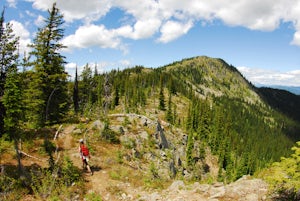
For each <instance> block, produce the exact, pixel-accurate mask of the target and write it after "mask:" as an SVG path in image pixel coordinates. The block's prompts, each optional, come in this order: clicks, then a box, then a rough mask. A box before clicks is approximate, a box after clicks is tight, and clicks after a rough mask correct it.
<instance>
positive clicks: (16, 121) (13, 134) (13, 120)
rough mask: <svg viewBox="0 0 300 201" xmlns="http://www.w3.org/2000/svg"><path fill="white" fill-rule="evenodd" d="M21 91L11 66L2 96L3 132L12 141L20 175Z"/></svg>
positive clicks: (17, 78)
mask: <svg viewBox="0 0 300 201" xmlns="http://www.w3.org/2000/svg"><path fill="white" fill-rule="evenodd" d="M21 102H22V90H21V86H20V76H19V74H18V69H17V66H16V65H14V66H11V67H10V68H9V70H8V72H7V79H6V82H5V91H4V95H3V104H4V106H5V110H6V113H5V117H4V125H5V131H6V133H7V134H8V135H9V136H10V138H11V139H13V141H14V146H15V151H16V156H17V161H18V170H19V174H21V173H22V166H21V158H20V153H19V149H18V141H19V138H20V134H19V133H20V124H21V120H22V111H23V108H22V104H21Z"/></svg>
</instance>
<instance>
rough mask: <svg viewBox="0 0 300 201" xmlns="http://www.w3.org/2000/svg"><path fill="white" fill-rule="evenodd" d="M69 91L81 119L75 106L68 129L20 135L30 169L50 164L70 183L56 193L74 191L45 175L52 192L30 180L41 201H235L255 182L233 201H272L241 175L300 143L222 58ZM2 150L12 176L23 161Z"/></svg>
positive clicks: (83, 81) (102, 77) (128, 74)
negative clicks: (86, 160)
mask: <svg viewBox="0 0 300 201" xmlns="http://www.w3.org/2000/svg"><path fill="white" fill-rule="evenodd" d="M76 82H77V83H76ZM69 89H72V90H69V94H72V93H71V91H72V92H73V100H74V101H75V100H77V101H78V102H77V103H74V105H76V104H77V105H78V109H77V111H76V112H77V113H76V112H74V108H73V107H74V105H73V103H72V104H71V103H69V105H68V106H69V108H70V111H69V112H68V115H66V116H65V119H64V121H61V122H59V124H57V123H58V122H55V124H52V125H48V126H47V127H44V128H39V129H32V128H30V127H25V126H26V125H27V124H28V122H26V123H27V124H25V123H24V128H23V129H24V130H23V132H22V135H21V137H20V138H21V139H22V140H21V141H22V148H21V150H22V151H24V153H27V154H29V155H30V156H34V157H35V158H43V160H42V162H41V161H39V160H37V159H32V158H31V159H28V157H26V155H25V156H23V158H22V161H23V163H24V166H25V169H27V171H36V172H38V169H39V168H45V169H46V170H47V166H48V164H47V158H49V159H50V160H49V162H50V163H49V164H50V170H52V173H53V170H57V172H56V174H58V175H60V177H61V178H62V180H63V182H62V183H58V184H57V185H56V186H57V187H61V186H64V184H65V185H66V186H67V187H68V188H66V189H65V188H64V191H63V192H61V193H60V192H59V191H58V192H57V191H56V190H57V189H56V188H54V187H53V184H54V183H55V182H58V181H56V179H54V181H53V179H52V178H51V177H50V179H49V175H48V174H45V176H43V174H42V173H41V174H40V175H39V176H40V177H41V178H44V179H45V181H44V180H42V183H38V184H39V185H40V186H42V187H45V188H37V187H36V186H34V185H33V186H32V184H28V183H26V182H25V183H26V185H25V186H27V187H28V189H30V190H24V192H23V193H24V194H26V192H27V191H29V193H28V192H27V193H28V194H30V195H34V196H36V197H38V198H43V199H45V198H48V199H50V198H52V199H54V198H55V197H56V198H58V199H62V198H65V196H68V197H69V199H71V200H80V199H82V198H83V197H85V196H90V198H89V199H90V200H92V198H95V199H96V198H97V199H98V198H99V199H98V200H101V199H103V200H119V199H123V200H164V199H170V200H180V199H181V198H182V197H180V196H179V195H178V196H177V197H174V195H173V194H174V193H175V194H176V193H178V192H180V193H182V194H181V196H183V197H184V196H187V195H189V194H192V195H190V196H191V197H189V198H190V199H189V198H186V197H184V198H186V200H193V199H194V197H193V195H195V196H198V197H200V198H201V199H202V200H207V199H212V200H213V199H215V200H228V199H233V198H232V196H234V195H233V194H235V193H234V192H235V191H236V190H234V188H233V187H236V188H235V189H240V188H242V187H241V186H235V185H239V184H243V185H246V186H247V185H250V186H251V183H252V182H254V183H255V182H257V183H256V184H255V185H256V186H261V189H260V190H259V189H256V188H254V189H253V188H252V189H249V188H248V187H245V188H246V189H248V190H247V191H248V192H245V191H242V192H241V194H240V195H239V196H240V197H235V198H234V199H236V200H243V199H244V198H245V197H249V200H257V199H258V198H261V197H264V199H265V198H266V196H267V192H266V191H267V190H266V188H267V187H266V184H265V183H264V182H263V181H261V180H250V179H246V177H244V175H254V174H256V173H257V172H259V171H260V170H261V169H263V168H265V167H266V166H267V165H268V164H270V163H272V162H274V161H279V159H280V157H282V156H287V155H289V154H290V153H291V151H290V148H291V147H292V146H293V144H294V143H295V141H296V140H299V132H298V130H299V126H298V124H297V122H296V121H294V120H292V119H291V117H289V116H287V114H289V113H284V111H280V110H277V109H274V105H272V104H270V103H269V102H268V101H266V99H264V98H261V97H262V94H260V93H257V89H256V88H255V87H253V86H252V85H251V84H250V83H249V82H248V81H247V80H246V79H245V78H243V76H242V75H241V74H240V73H239V72H238V71H237V70H236V69H235V68H234V67H233V66H230V65H228V64H227V63H226V62H225V61H223V60H221V59H213V58H209V57H195V58H190V59H184V60H182V61H178V62H174V63H172V64H169V65H166V66H163V67H161V68H156V69H152V68H145V67H142V66H137V67H134V68H129V69H125V70H123V71H119V70H113V71H111V72H109V73H105V74H98V73H94V74H93V73H92V70H91V69H90V67H89V66H88V65H87V66H86V67H85V69H84V71H83V72H82V74H81V75H80V76H79V78H77V77H76V79H75V82H74V83H73V82H70V83H69ZM75 89H76V90H75ZM74 91H77V94H75V93H74ZM69 96H70V97H69V98H70V99H72V98H71V95H69ZM75 97H76V98H75ZM54 98H55V96H54ZM295 104H296V105H297V104H298V103H295ZM296 105H294V106H295V107H296ZM298 108H299V107H298ZM284 109H285V108H283V110H284ZM281 112H282V113H281ZM60 125H61V127H60ZM56 134H57V135H58V139H54V136H55V135H56ZM80 138H84V140H85V141H86V142H87V144H88V145H89V147H90V149H91V153H92V159H91V163H92V167H93V169H94V171H95V172H94V175H93V176H92V177H88V176H87V175H85V174H82V173H81V172H80V169H81V167H80V166H81V164H80V161H79V160H78V155H77V146H78V145H77V142H78V140H79V139H80ZM1 143H2V144H3V145H1V147H3V148H2V149H1V154H2V155H4V156H5V162H3V161H2V162H1V164H2V165H3V167H5V166H7V167H6V168H5V169H7V170H8V171H7V172H8V173H9V172H10V167H12V166H16V162H15V159H14V158H13V157H12V152H11V151H7V150H11V149H6V148H5V147H6V146H4V145H6V140H5V139H4V140H3V141H1ZM10 146H11V147H12V144H11V145H10ZM53 162H54V163H55V165H54V166H53ZM51 164H52V166H53V167H52V166H51ZM56 167H57V169H56ZM51 168H52V169H51ZM54 172H55V171H54ZM8 175H9V174H8ZM50 175H51V174H50ZM33 178H34V177H33ZM80 178H83V180H81V179H80ZM243 178H244V179H243ZM31 179H32V178H31ZM12 181H13V180H12ZM33 181H34V179H33ZM46 181H50V183H51V181H53V182H52V183H53V184H49V183H47V182H46ZM59 181H60V180H59ZM235 181H236V182H235ZM3 182H4V181H3ZM232 182H235V183H232ZM12 185H13V182H12ZM47 186H48V187H49V186H51V188H50V189H51V191H50V194H48V192H47V193H46V192H45V191H47V190H49V188H48V187H47ZM80 186H84V188H82V189H81V188H80ZM231 187H232V188H231ZM55 189H56V190H55ZM191 189H194V191H193V190H191ZM9 190H10V189H9V188H8V190H7V191H5V192H10V191H9ZM3 191H4V190H3ZM239 191H241V190H239ZM151 192H152V193H151ZM51 193H52V194H51ZM235 195H236V194H235ZM51 196H52V197H51ZM29 197H30V196H29ZM30 198H33V197H30ZM256 198H257V199H256ZM14 199H16V197H14ZM95 199H94V200H95ZM201 199H200V200H201Z"/></svg>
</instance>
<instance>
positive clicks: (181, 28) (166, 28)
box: [158, 21, 193, 43]
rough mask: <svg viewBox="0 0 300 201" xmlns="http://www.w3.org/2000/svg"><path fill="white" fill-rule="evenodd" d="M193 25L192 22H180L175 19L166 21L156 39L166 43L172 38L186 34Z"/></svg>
mask: <svg viewBox="0 0 300 201" xmlns="http://www.w3.org/2000/svg"><path fill="white" fill-rule="evenodd" d="M192 26H193V23H192V22H188V23H186V24H182V23H179V22H175V21H168V22H166V23H165V24H164V25H163V26H162V28H161V34H162V35H161V37H160V38H159V39H158V41H159V42H162V43H167V42H170V41H172V40H175V39H177V38H179V37H180V36H182V35H184V34H186V33H187V32H188V31H189V30H190V28H191V27H192Z"/></svg>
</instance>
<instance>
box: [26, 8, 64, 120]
mask: <svg viewBox="0 0 300 201" xmlns="http://www.w3.org/2000/svg"><path fill="white" fill-rule="evenodd" d="M48 13H49V17H48V18H47V19H46V20H45V22H46V25H45V27H43V28H40V29H39V30H38V33H37V35H36V38H35V39H34V43H33V44H32V45H31V47H32V48H33V51H32V52H30V55H32V56H34V57H35V60H34V61H33V67H34V72H35V73H36V75H35V76H34V77H35V78H37V80H33V82H36V83H38V82H41V83H40V85H39V86H40V88H41V92H42V94H40V93H39V95H38V96H36V95H34V96H36V97H35V98H31V99H39V100H38V102H40V103H41V107H42V108H41V111H39V112H40V113H41V114H42V116H41V118H42V119H41V121H40V122H41V123H42V124H45V123H47V122H49V123H55V122H57V121H60V120H61V119H62V117H63V116H64V113H65V112H66V110H67V74H66V72H65V69H64V64H65V61H64V56H62V55H61V54H60V51H61V50H62V49H63V48H65V46H63V45H62V44H61V43H60V41H61V39H62V38H63V32H64V29H62V28H60V27H61V26H62V25H63V23H64V21H63V16H62V15H61V14H60V12H59V9H58V8H56V4H55V3H54V4H53V6H52V9H51V10H49V11H48ZM33 115H36V114H33Z"/></svg>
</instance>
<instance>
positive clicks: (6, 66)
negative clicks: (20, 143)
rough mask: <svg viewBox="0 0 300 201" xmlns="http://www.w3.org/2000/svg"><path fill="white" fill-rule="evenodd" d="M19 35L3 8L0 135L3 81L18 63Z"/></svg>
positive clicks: (0, 128) (1, 131) (0, 129)
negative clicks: (14, 31)
mask: <svg viewBox="0 0 300 201" xmlns="http://www.w3.org/2000/svg"><path fill="white" fill-rule="evenodd" d="M18 45H19V37H16V36H15V34H14V33H13V29H12V25H11V24H10V23H5V21H4V10H3V11H2V13H1V17H0V125H1V126H0V136H2V135H3V134H4V131H5V130H4V126H3V125H4V118H5V107H4V105H3V103H2V101H1V99H2V97H3V95H4V92H5V89H4V88H5V83H6V78H7V74H8V71H9V70H10V68H16V66H17V65H18V64H17V63H18V58H19V53H18Z"/></svg>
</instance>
